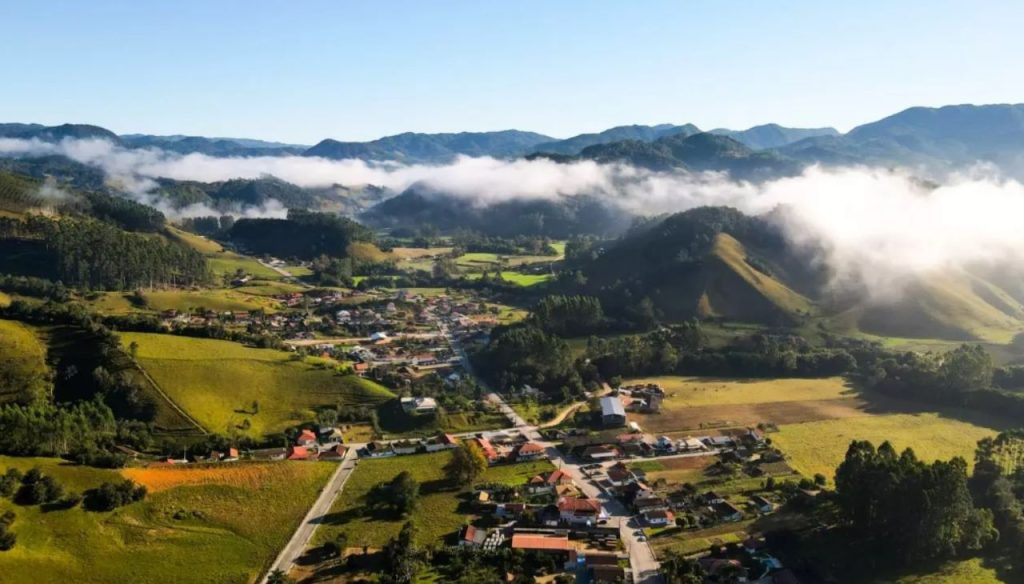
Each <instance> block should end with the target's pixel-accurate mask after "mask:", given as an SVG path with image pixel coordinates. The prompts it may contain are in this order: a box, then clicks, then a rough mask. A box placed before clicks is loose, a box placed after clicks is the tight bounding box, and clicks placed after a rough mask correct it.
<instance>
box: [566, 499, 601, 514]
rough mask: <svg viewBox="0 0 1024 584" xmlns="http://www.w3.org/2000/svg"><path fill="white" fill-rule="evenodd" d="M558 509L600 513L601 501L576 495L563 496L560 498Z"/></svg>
mask: <svg viewBox="0 0 1024 584" xmlns="http://www.w3.org/2000/svg"><path fill="white" fill-rule="evenodd" d="M558 510H559V511H562V512H570V511H571V512H572V513H579V512H584V513H600V512H601V502H600V501H598V500H597V499H579V498H576V497H562V498H561V499H559V500H558Z"/></svg>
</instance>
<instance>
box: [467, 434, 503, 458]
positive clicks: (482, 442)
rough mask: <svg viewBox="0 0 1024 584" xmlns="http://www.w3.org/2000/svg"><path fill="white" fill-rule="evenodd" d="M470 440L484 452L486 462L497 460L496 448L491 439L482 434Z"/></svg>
mask: <svg viewBox="0 0 1024 584" xmlns="http://www.w3.org/2000/svg"><path fill="white" fill-rule="evenodd" d="M472 442H473V443H474V444H476V445H477V446H478V447H479V448H480V451H481V452H483V453H484V457H485V458H487V462H494V461H496V460H498V457H499V455H498V450H497V449H496V448H495V447H494V445H493V444H491V441H490V440H488V439H487V438H484V437H483V436H480V437H478V438H473V440H472Z"/></svg>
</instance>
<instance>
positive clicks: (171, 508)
mask: <svg viewBox="0 0 1024 584" xmlns="http://www.w3.org/2000/svg"><path fill="white" fill-rule="evenodd" d="M12 466H14V467H18V468H19V469H21V470H23V471H24V470H27V469H28V468H31V467H33V466H39V467H41V468H42V470H43V472H44V473H45V474H48V475H52V476H53V477H54V478H56V479H57V480H58V481H59V482H60V483H61V484H62V485H64V487H65V489H67V490H73V491H77V492H82V491H84V490H86V489H89V488H92V487H95V486H98V485H99V484H100V483H102V482H105V481H115V480H120V479H121V478H122V476H129V477H130V478H132V480H135V481H137V482H139V483H141V484H144V485H146V486H147V487H148V488H149V491H150V493H149V495H148V496H147V497H146V499H145V500H144V501H141V502H138V503H133V504H131V505H128V506H126V507H121V508H119V509H117V510H115V511H112V512H102V513H99V512H91V511H85V510H84V509H83V508H81V507H77V508H74V509H70V510H59V511H46V512H43V511H42V510H41V509H40V508H39V507H38V506H20V505H14V504H13V503H11V502H10V501H9V500H8V499H0V512H2V511H6V510H8V509H11V510H13V511H14V512H15V513H16V514H17V518H16V519H15V522H14V525H13V526H12V531H14V532H15V533H16V534H17V536H18V543H17V546H16V547H15V548H14V549H12V550H10V551H7V552H3V568H2V570H3V571H2V574H3V575H2V577H0V579H2V580H3V581H4V582H5V583H11V584H22V583H24V584H28V583H36V582H81V583H86V584H88V583H97V584H98V583H105V582H138V583H142V584H150V583H152V584H156V583H162V582H167V578H168V574H174V581H175V582H182V583H191V582H195V583H199V582H203V583H209V582H215V583H239V584H242V583H247V582H252V581H254V580H255V579H256V578H257V576H258V575H259V574H260V573H261V572H262V571H263V570H264V569H266V567H267V566H269V564H270V563H271V562H272V561H273V558H274V557H275V555H276V554H277V552H278V550H279V549H280V548H281V547H282V546H283V545H284V543H285V542H286V541H287V540H288V538H289V537H290V536H291V534H292V531H293V530H294V529H295V526H296V525H298V523H299V521H300V520H301V518H302V517H303V516H304V515H305V513H306V511H307V510H308V508H309V506H310V505H311V504H312V502H313V500H314V499H315V498H316V496H317V494H318V493H319V491H320V489H321V488H322V486H323V485H324V483H325V482H326V480H327V478H328V477H329V476H330V473H331V471H333V470H334V469H335V468H336V467H335V466H334V465H331V464H326V463H324V464H311V463H288V462H282V463H232V464H231V465H222V466H215V467H214V466H210V467H190V468H159V469H126V470H123V471H121V472H118V471H115V470H101V469H95V468H89V467H80V466H75V465H71V464H68V463H66V462H64V461H61V460H58V459H46V458H11V457H0V470H5V469H6V468H8V467H12ZM122 473H123V475H122ZM179 473H180V476H177V475H178V474H179ZM182 566H187V567H188V569H185V570H183V569H182Z"/></svg>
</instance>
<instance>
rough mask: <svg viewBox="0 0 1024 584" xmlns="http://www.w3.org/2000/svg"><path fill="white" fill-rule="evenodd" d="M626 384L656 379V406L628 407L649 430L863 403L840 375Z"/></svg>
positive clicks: (809, 415) (785, 417)
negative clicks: (651, 410)
mask: <svg viewBox="0 0 1024 584" xmlns="http://www.w3.org/2000/svg"><path fill="white" fill-rule="evenodd" d="M625 383H626V384H634V383H658V384H660V385H661V386H662V388H663V389H664V390H665V393H666V396H665V400H664V402H663V403H662V411H661V412H660V413H656V414H646V413H630V414H629V415H628V417H629V419H630V420H631V421H634V422H637V423H638V424H640V426H641V427H642V428H644V429H645V430H646V431H649V432H666V433H673V432H682V433H686V432H693V431H699V430H706V429H709V428H723V427H739V426H751V425H756V424H759V423H761V422H771V423H776V424H781V423H795V422H807V421H813V420H821V419H830V418H843V417H850V416H859V415H866V413H867V412H866V409H867V407H868V404H867V403H866V401H865V400H864V399H862V398H861V397H860V395H859V394H858V392H857V391H856V390H854V389H853V388H852V387H850V386H849V385H848V384H847V383H846V382H845V381H843V380H842V379H841V378H838V377H833V378H827V379H759V380H751V379H739V380H737V379H723V378H714V377H649V378H642V379H631V380H628V381H626V382H625Z"/></svg>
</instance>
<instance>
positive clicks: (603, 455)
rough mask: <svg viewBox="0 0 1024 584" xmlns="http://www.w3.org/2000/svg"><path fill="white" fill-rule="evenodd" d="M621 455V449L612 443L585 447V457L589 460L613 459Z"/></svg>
mask: <svg viewBox="0 0 1024 584" xmlns="http://www.w3.org/2000/svg"><path fill="white" fill-rule="evenodd" d="M618 457H619V449H618V448H616V447H614V446H611V445H610V444H598V445H596V446H588V447H586V448H584V449H583V458H585V459H587V460H594V461H601V460H613V459H616V458H618Z"/></svg>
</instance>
